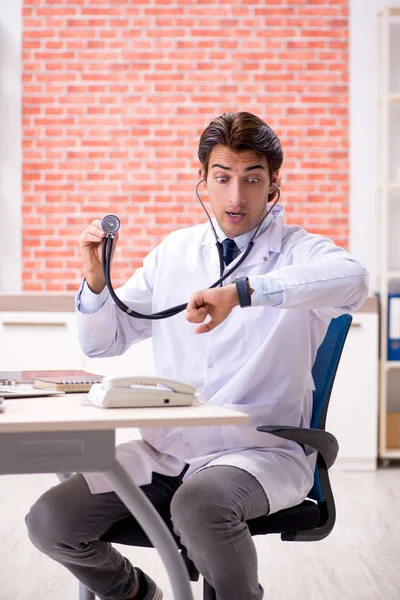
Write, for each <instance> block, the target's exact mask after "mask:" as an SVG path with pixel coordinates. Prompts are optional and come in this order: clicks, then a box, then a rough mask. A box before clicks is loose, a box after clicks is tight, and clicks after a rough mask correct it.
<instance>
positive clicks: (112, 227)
mask: <svg viewBox="0 0 400 600" xmlns="http://www.w3.org/2000/svg"><path fill="white" fill-rule="evenodd" d="M203 181H204V179H200V180H199V181H198V182H197V184H196V188H195V194H196V196H197V199H198V200H199V202H200V204H201V206H202V208H203V210H204V212H205V213H206V215H207V217H208V220H209V222H210V225H211V229H212V232H213V234H214V237H215V242H216V246H217V251H218V257H219V275H220V276H219V279H218V280H217V281H215V282H214V283H213V284H212V285H210V289H211V288H215V287H218V286H219V285H221V284H222V282H223V281H225V279H227V278H228V277H229V276H230V275H232V273H234V272H235V271H236V269H238V268H239V267H240V265H241V264H242V263H243V262H244V261H245V260H246V258H247V257H248V255H249V254H250V252H251V249H252V248H253V246H254V239H255V238H256V237H257V234H258V232H259V230H260V227H261V225H262V224H263V222H264V221H265V219H266V218H267V217H268V215H269V214H270V212H271V211H272V209H273V208H274V206H275V204H277V202H278V201H279V198H280V195H281V192H280V189H279V187H278V186H277V185H276V183H272V184H271V185H272V186H273V187H274V188H275V189H276V191H277V197H276V199H275V200H274V202H273V204H272V206H271V207H270V208H269V210H268V211H267V214H266V215H265V216H264V217H263V219H262V220H261V222H260V224H259V225H258V227H257V229H256V231H255V232H254V234H253V235H252V237H251V240H250V241H249V243H248V244H247V247H246V250H245V251H244V253H243V254H242V256H241V257H240V259H239V260H238V261H237V263H235V265H234V266H233V267H231V268H230V269H228V270H227V271H226V273H224V269H225V263H224V255H223V247H222V244H221V242H220V241H219V238H218V235H217V232H216V231H215V227H214V224H213V222H212V220H211V217H210V215H209V214H208V211H207V209H206V207H205V206H204V204H203V202H202V200H201V198H200V196H199V192H198V189H199V185H200V184H201V183H203ZM120 225H121V223H120V220H119V219H118V217H116V216H115V215H106V216H105V217H103V219H102V220H101V227H102V229H103V231H105V233H106V237H105V238H104V240H103V247H102V265H103V272H104V277H105V280H106V285H107V288H108V291H109V293H110V296H111V298H112V299H113V301H114V302H115V304H116V305H117V306H118V308H120V309H121V310H122V311H123V312H125V313H126V314H127V315H129V316H130V317H135V318H136V319H152V320H153V319H154V320H156V319H167V318H168V317H174V316H175V315H177V314H178V313H180V312H182V311H183V310H185V309H186V307H187V303H186V304H179V305H178V306H173V307H172V308H167V309H166V310H162V311H160V312H157V313H153V314H151V315H143V314H142V313H139V312H137V311H135V310H133V309H132V308H129V306H127V305H126V304H124V303H123V302H122V300H120V299H119V298H118V296H117V295H116V293H115V292H114V289H113V287H112V284H111V275H110V268H111V256H112V248H113V240H114V235H115V234H116V233H117V231H118V230H119V228H120Z"/></svg>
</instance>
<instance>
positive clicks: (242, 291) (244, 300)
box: [234, 277, 251, 308]
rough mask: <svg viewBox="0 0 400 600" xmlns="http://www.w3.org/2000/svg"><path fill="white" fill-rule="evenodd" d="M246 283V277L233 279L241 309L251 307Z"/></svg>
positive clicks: (247, 279)
mask: <svg viewBox="0 0 400 600" xmlns="http://www.w3.org/2000/svg"><path fill="white" fill-rule="evenodd" d="M248 281H249V278H248V277H236V278H235V279H234V282H235V284H236V290H237V294H238V296H239V304H240V306H241V307H242V308H244V307H245V306H251V296H250V293H249V288H248V287H247V282H248Z"/></svg>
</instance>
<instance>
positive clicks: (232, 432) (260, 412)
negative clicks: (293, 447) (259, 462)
mask: <svg viewBox="0 0 400 600" xmlns="http://www.w3.org/2000/svg"><path fill="white" fill-rule="evenodd" d="M279 404H280V403H279V401H275V402H270V403H269V404H264V405H258V404H256V405H254V404H241V403H232V404H231V403H229V402H224V403H222V404H221V406H223V407H224V408H229V409H230V410H237V411H239V412H242V413H247V414H248V415H250V419H251V422H250V425H228V426H226V427H222V434H223V438H224V442H225V450H239V449H245V448H268V447H270V446H271V445H274V446H275V445H276V443H275V442H276V439H277V438H276V437H275V436H270V435H268V434H265V433H262V432H260V431H257V427H258V426H259V425H281V424H282V423H281V421H282V419H280V418H279V417H278V414H279V410H278V407H279Z"/></svg>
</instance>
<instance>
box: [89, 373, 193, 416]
mask: <svg viewBox="0 0 400 600" xmlns="http://www.w3.org/2000/svg"><path fill="white" fill-rule="evenodd" d="M87 400H88V402H89V404H94V405H95V406H100V407H102V408H130V407H148V406H189V405H191V404H194V403H195V402H196V401H197V396H196V389H195V388H194V387H192V386H191V385H189V384H187V383H183V382H182V381H177V380H175V379H170V378H169V377H155V376H154V377H151V376H150V377H148V376H127V377H110V376H107V377H103V379H102V381H101V383H95V384H94V385H92V387H91V388H90V390H89V393H88V396H87Z"/></svg>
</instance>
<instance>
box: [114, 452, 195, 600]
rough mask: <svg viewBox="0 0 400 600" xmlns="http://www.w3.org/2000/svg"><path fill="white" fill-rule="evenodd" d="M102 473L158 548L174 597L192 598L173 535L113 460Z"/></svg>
mask: <svg viewBox="0 0 400 600" xmlns="http://www.w3.org/2000/svg"><path fill="white" fill-rule="evenodd" d="M104 475H106V477H107V479H108V480H109V481H110V483H111V485H112V486H113V488H114V490H115V492H116V493H117V494H118V496H119V497H120V498H121V500H122V502H123V503H124V504H125V506H126V507H127V508H129V510H130V511H131V513H132V514H133V515H134V516H135V518H136V519H137V520H138V522H139V523H140V525H141V526H142V527H143V530H144V531H145V533H146V535H147V536H148V538H149V540H150V541H151V543H152V544H153V546H154V547H155V548H156V549H157V550H158V552H159V554H160V556H161V559H162V561H163V563H164V565H165V568H166V570H167V573H168V576H169V578H170V581H171V587H172V591H173V595H174V600H193V595H192V590H191V587H190V581H189V577H188V572H187V569H186V566H185V563H184V562H183V559H182V557H181V555H180V553H179V551H178V548H177V545H176V543H175V540H174V538H173V537H172V535H171V533H170V532H169V531H168V527H167V526H166V525H165V523H164V521H163V520H162V519H161V517H160V515H159V514H158V512H157V511H156V509H155V508H154V506H153V505H152V504H151V502H150V501H149V500H148V499H147V498H146V496H145V495H144V494H143V492H142V490H141V489H140V488H139V487H138V486H137V485H135V483H134V482H133V481H132V479H131V478H130V477H129V475H128V473H127V472H126V471H125V469H124V467H123V466H122V465H121V464H120V463H119V462H118V461H117V460H115V462H114V464H113V466H112V468H111V469H110V470H109V471H105V473H104Z"/></svg>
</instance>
